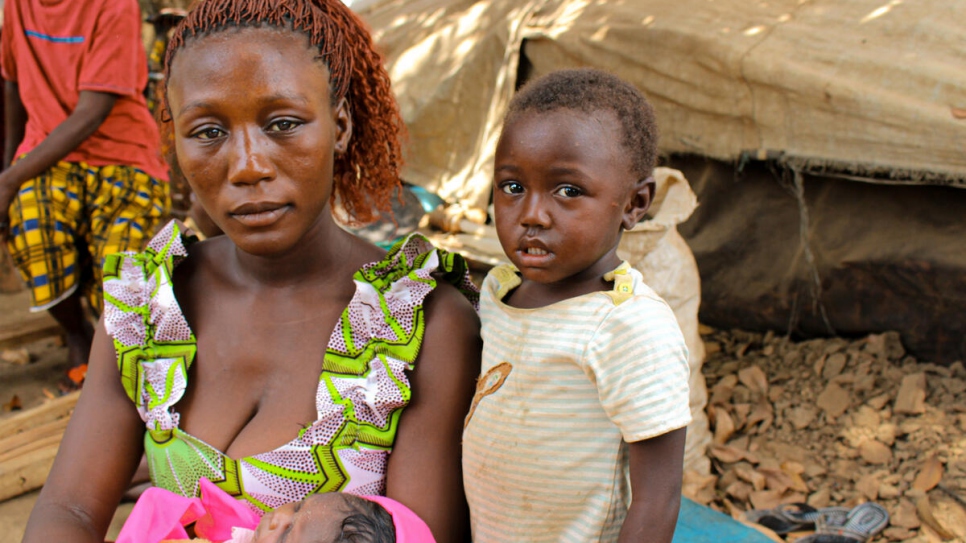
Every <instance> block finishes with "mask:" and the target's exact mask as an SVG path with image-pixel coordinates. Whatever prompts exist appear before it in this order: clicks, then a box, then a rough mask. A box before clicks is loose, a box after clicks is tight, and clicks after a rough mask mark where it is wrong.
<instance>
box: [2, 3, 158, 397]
mask: <svg viewBox="0 0 966 543" xmlns="http://www.w3.org/2000/svg"><path fill="white" fill-rule="evenodd" d="M3 13H4V28H3V33H2V35H0V69H2V75H3V78H4V80H5V83H4V103H5V110H6V119H5V122H4V125H5V126H4V128H5V142H4V155H3V171H2V173H0V239H2V240H3V241H5V242H6V244H7V248H8V249H9V250H10V254H11V256H12V257H13V260H14V263H15V264H16V265H17V267H18V269H19V270H20V273H21V275H22V277H23V278H24V280H25V281H26V282H27V285H28V286H29V287H30V290H31V294H32V308H31V310H33V311H42V310H48V311H50V313H51V315H52V316H53V317H54V318H55V319H56V320H57V322H59V323H60V324H61V325H62V326H63V327H64V329H65V331H66V334H67V344H68V348H69V357H70V362H71V365H72V367H77V368H79V370H78V371H75V372H73V373H72V378H73V379H74V380H75V381H77V380H79V377H80V376H82V375H83V368H84V367H85V366H84V364H85V363H86V359H87V355H88V351H89V350H90V342H91V338H92V335H93V328H92V326H91V323H90V321H88V320H87V318H86V316H85V312H84V305H85V303H86V305H87V307H88V308H89V309H90V311H91V313H92V314H93V315H94V316H96V315H97V314H99V313H100V310H101V306H102V301H101V290H100V289H101V264H102V262H103V260H104V257H105V255H107V254H110V253H115V252H122V251H129V250H140V249H141V248H142V245H143V243H144V242H145V241H146V240H148V239H150V237H151V235H153V233H154V230H155V228H156V226H157V224H158V223H159V221H160V220H161V218H162V217H163V216H165V215H166V214H167V212H168V209H169V207H170V196H169V188H168V183H167V179H168V169H167V166H166V165H165V163H164V161H163V159H162V158H161V152H160V137H159V134H158V129H157V125H156V123H155V122H154V119H153V118H152V116H151V114H150V113H149V111H148V108H147V105H146V102H145V99H144V96H143V91H144V88H145V86H146V84H147V65H146V56H145V53H144V48H143V45H142V44H141V38H140V31H141V16H140V8H139V6H138V4H137V0H7V1H6V4H5V5H4V12H3ZM82 300H86V301H82Z"/></svg>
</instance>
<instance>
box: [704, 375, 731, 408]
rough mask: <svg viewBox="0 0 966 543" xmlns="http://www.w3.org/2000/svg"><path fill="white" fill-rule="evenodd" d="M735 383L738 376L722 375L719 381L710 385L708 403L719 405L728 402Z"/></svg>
mask: <svg viewBox="0 0 966 543" xmlns="http://www.w3.org/2000/svg"><path fill="white" fill-rule="evenodd" d="M737 384H738V377H737V376H736V375H726V376H724V377H722V378H721V380H720V381H718V382H717V383H715V385H714V386H713V387H711V399H710V400H708V405H720V404H726V403H728V402H730V401H731V395H732V394H733V393H734V391H735V385H737Z"/></svg>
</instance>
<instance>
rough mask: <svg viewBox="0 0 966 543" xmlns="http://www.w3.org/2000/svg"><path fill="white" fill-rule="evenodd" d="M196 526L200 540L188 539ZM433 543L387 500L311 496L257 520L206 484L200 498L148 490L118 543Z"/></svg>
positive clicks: (414, 519)
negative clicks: (190, 542)
mask: <svg viewBox="0 0 966 543" xmlns="http://www.w3.org/2000/svg"><path fill="white" fill-rule="evenodd" d="M186 526H192V527H193V531H194V533H195V534H197V535H198V538H197V539H190V536H189V535H188V531H187V530H186V529H185V527H186ZM185 541H194V542H196V543H204V542H207V543H302V542H305V543H343V542H344V543H397V542H398V543H435V539H433V535H432V533H431V532H430V530H429V526H427V525H426V523H425V522H423V520H422V519H420V518H419V517H418V516H417V515H416V513H413V512H412V511H411V510H410V509H409V508H408V507H406V506H405V505H403V504H401V503H399V502H397V501H395V500H393V499H391V498H386V497H384V496H366V497H359V496H355V495H352V494H343V493H341V492H329V493H324V494H313V495H310V496H308V497H306V498H305V499H303V500H302V501H299V502H293V503H289V504H286V505H283V506H281V507H279V508H278V509H275V510H274V511H270V512H268V513H265V515H264V516H263V517H261V518H259V517H258V515H257V514H255V513H254V512H253V511H251V510H250V509H249V508H248V507H247V506H245V505H243V504H241V503H240V502H238V501H237V500H235V499H234V498H233V497H231V496H230V495H228V494H227V493H226V492H225V491H223V490H221V489H220V488H218V487H217V486H216V485H215V484H213V483H211V482H209V481H208V480H207V479H202V480H201V497H200V498H185V497H183V496H180V495H177V494H174V493H172V492H168V491H167V490H162V489H158V488H150V489H148V490H147V491H145V493H144V494H143V495H142V496H141V498H140V499H139V500H138V502H137V503H136V504H135V505H134V509H133V510H132V511H131V515H130V516H129V517H128V520H127V522H125V523H124V528H122V529H121V533H120V534H119V535H118V538H117V543H176V542H185Z"/></svg>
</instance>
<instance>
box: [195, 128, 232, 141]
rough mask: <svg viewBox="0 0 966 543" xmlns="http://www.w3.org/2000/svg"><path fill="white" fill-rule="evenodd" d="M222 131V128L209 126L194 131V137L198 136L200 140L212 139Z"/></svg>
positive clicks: (222, 132)
mask: <svg viewBox="0 0 966 543" xmlns="http://www.w3.org/2000/svg"><path fill="white" fill-rule="evenodd" d="M224 133H225V132H224V131H223V130H222V129H220V128H215V127H209V128H203V129H201V130H199V131H197V132H195V133H194V137H196V138H198V139H200V140H213V139H215V138H217V137H219V136H221V135H222V134H224Z"/></svg>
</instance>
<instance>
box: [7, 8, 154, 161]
mask: <svg viewBox="0 0 966 543" xmlns="http://www.w3.org/2000/svg"><path fill="white" fill-rule="evenodd" d="M3 15H4V17H3V33H2V34H0V69H2V74H3V77H4V79H6V80H8V81H16V82H17V84H18V86H19V88H20V100H21V101H22V102H23V105H24V107H25V108H26V110H27V117H28V119H27V126H26V130H25V133H24V139H23V142H22V143H21V144H20V147H18V148H17V155H18V156H19V155H23V154H25V153H28V152H30V151H31V150H32V149H33V148H35V147H36V146H37V145H38V144H40V142H42V141H43V140H44V138H46V137H47V136H48V135H49V134H50V132H51V131H52V130H53V129H54V128H55V127H56V126H57V125H58V124H60V123H62V122H63V121H64V120H65V119H67V117H68V116H69V115H70V113H71V112H72V111H73V110H74V108H75V107H76V106H77V100H78V97H79V96H80V92H81V91H98V92H108V93H111V94H115V95H117V96H118V98H117V101H116V102H115V104H114V108H113V109H112V110H111V113H110V114H109V115H108V117H107V119H106V120H105V121H104V123H103V124H102V125H101V126H100V128H98V129H97V131H96V132H94V134H93V135H91V136H90V137H89V138H87V139H86V140H85V141H84V142H83V143H82V144H80V146H79V147H77V149H75V150H74V151H73V152H71V153H70V154H69V155H67V157H66V158H65V159H64V160H66V161H68V162H86V163H88V164H90V165H91V166H107V165H112V164H113V165H127V166H133V167H135V168H138V169H141V170H143V171H144V172H146V173H147V174H148V175H151V176H153V177H156V178H160V179H168V168H167V165H166V164H165V163H164V160H163V159H162V158H161V141H160V139H161V138H160V135H159V134H158V127H157V124H156V123H155V121H154V118H153V117H152V116H151V113H150V112H149V111H148V108H147V104H146V103H145V100H144V95H143V92H144V87H145V85H147V80H148V68H147V60H146V56H145V54H144V46H143V45H142V44H141V10H140V8H139V7H138V3H137V0H7V1H6V4H5V5H4V9H3Z"/></svg>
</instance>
